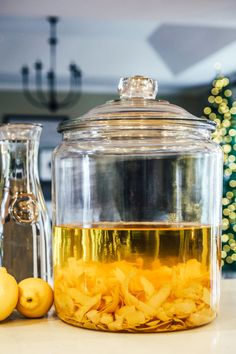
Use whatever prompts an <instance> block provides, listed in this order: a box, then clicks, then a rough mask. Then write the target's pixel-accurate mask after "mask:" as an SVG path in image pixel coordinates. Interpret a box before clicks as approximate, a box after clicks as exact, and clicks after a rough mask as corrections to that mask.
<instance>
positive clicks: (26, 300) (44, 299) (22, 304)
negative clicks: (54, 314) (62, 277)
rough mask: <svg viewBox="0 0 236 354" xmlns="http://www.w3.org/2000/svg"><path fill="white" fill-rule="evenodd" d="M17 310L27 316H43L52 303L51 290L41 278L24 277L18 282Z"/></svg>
mask: <svg viewBox="0 0 236 354" xmlns="http://www.w3.org/2000/svg"><path fill="white" fill-rule="evenodd" d="M18 287H19V299H18V303H17V307H16V308H17V310H18V311H19V312H20V313H21V314H22V315H24V316H25V317H29V318H38V317H42V316H44V315H45V314H46V313H47V312H48V311H49V310H50V308H51V306H52V304H53V290H52V288H51V287H50V285H49V284H48V283H47V282H46V281H45V280H43V279H41V278H26V279H24V280H22V281H21V282H20V283H19V284H18Z"/></svg>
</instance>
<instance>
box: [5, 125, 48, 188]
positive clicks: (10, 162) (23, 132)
mask: <svg viewBox="0 0 236 354" xmlns="http://www.w3.org/2000/svg"><path fill="white" fill-rule="evenodd" d="M41 130H42V128H41V126H39V125H34V124H5V125H2V126H0V164H1V166H0V167H1V184H2V185H3V187H4V189H5V190H9V193H10V194H11V195H15V194H17V193H35V190H36V186H37V184H38V183H39V176H38V148H39V138H40V134H41Z"/></svg>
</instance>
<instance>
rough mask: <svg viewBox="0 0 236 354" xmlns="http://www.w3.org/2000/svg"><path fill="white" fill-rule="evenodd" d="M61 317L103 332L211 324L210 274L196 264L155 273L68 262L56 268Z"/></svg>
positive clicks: (119, 265)
mask: <svg viewBox="0 0 236 354" xmlns="http://www.w3.org/2000/svg"><path fill="white" fill-rule="evenodd" d="M54 275H55V284H54V285H55V288H54V292H55V299H54V301H55V307H56V310H57V313H58V316H59V317H60V318H61V319H62V320H64V321H66V322H69V323H72V324H74V325H77V326H81V327H85V328H91V329H99V330H104V331H129V332H137V331H141V332H159V331H174V330H179V329H185V328H191V327H195V326H199V325H202V324H205V323H208V322H210V321H211V320H212V319H213V318H214V317H215V315H216V306H217V304H212V303H211V296H210V274H209V272H208V271H207V269H203V267H202V266H201V263H200V262H198V261H197V260H196V259H190V260H189V261H187V262H186V263H178V264H177V265H175V266H173V267H167V266H165V265H161V264H159V263H158V262H155V263H154V264H153V265H152V268H150V269H143V268H142V261H141V260H140V259H137V264H131V263H128V262H126V261H119V262H114V263H107V264H102V263H98V262H84V261H82V260H76V259H75V258H69V259H68V261H67V264H66V265H65V266H64V267H60V266H58V265H57V266H55V269H54Z"/></svg>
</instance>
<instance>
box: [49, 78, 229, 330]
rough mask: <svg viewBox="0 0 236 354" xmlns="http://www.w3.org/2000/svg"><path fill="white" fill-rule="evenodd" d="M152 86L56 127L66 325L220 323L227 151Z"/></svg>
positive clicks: (56, 234)
mask: <svg viewBox="0 0 236 354" xmlns="http://www.w3.org/2000/svg"><path fill="white" fill-rule="evenodd" d="M156 91H157V84H156V82H155V81H153V80H151V79H149V78H145V77H141V76H135V77H131V78H126V79H122V80H121V81H120V84H119V92H120V99H119V100H117V101H111V102H107V103H106V104H105V105H102V106H99V107H97V108H95V109H93V110H91V111H90V112H88V113H87V114H85V115H84V116H82V117H80V118H79V119H74V120H70V121H67V122H66V123H62V124H61V125H60V127H59V131H60V132H62V134H63V142H62V144H61V145H60V146H58V147H57V148H56V150H55V152H54V157H53V225H54V231H53V250H54V251H53V253H54V288H55V307H56V311H57V314H58V316H59V317H60V318H61V319H62V320H63V321H65V322H68V323H70V324H73V325H76V326H80V327H85V328H91V329H98V330H104V331H116V332H119V331H122V332H124V331H126V332H161V331H176V330H180V329H187V328H192V327H196V326H200V325H203V324H206V323H208V322H210V321H212V320H213V319H214V318H215V317H216V314H217V311H218V305H219V281H220V224H221V191H222V151H221V149H220V147H219V146H218V145H217V144H215V143H214V142H213V141H212V140H211V133H212V131H214V129H215V125H214V123H212V122H211V121H209V120H207V119H205V118H196V117H194V116H193V115H191V114H189V113H188V112H186V111H185V110H183V109H181V108H180V107H178V106H175V105H172V104H169V103H168V102H166V101H158V100H156V99H155V96H156Z"/></svg>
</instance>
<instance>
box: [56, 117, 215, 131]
mask: <svg viewBox="0 0 236 354" xmlns="http://www.w3.org/2000/svg"><path fill="white" fill-rule="evenodd" d="M193 117H195V116H193ZM81 118H83V116H82V117H81ZM122 120H126V121H131V122H132V121H140V122H141V121H142V123H144V125H145V121H152V122H153V126H155V125H156V126H158V125H159V124H155V122H158V121H166V123H167V124H168V121H172V122H176V124H180V122H183V123H189V124H188V126H189V125H192V126H193V127H196V126H197V125H201V127H202V126H205V128H206V129H208V130H215V127H216V123H215V122H213V121H211V120H209V119H207V118H201V117H195V119H190V118H186V117H171V116H170V117H168V118H166V117H123V118H122V117H113V118H112V117H109V118H106V117H104V116H103V117H101V118H99V117H94V119H88V120H87V119H80V118H79V117H77V118H73V119H71V120H68V121H67V122H62V123H60V124H59V126H58V129H57V131H58V132H59V133H63V132H64V131H69V130H71V131H73V130H77V129H80V128H82V127H85V126H86V124H88V127H90V128H91V127H92V126H91V125H89V123H97V124H98V126H99V123H102V122H109V121H121V122H122ZM65 123H66V124H65ZM201 123H202V124H201ZM96 126H97V125H95V124H94V127H96ZM100 126H101V125H100Z"/></svg>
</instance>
